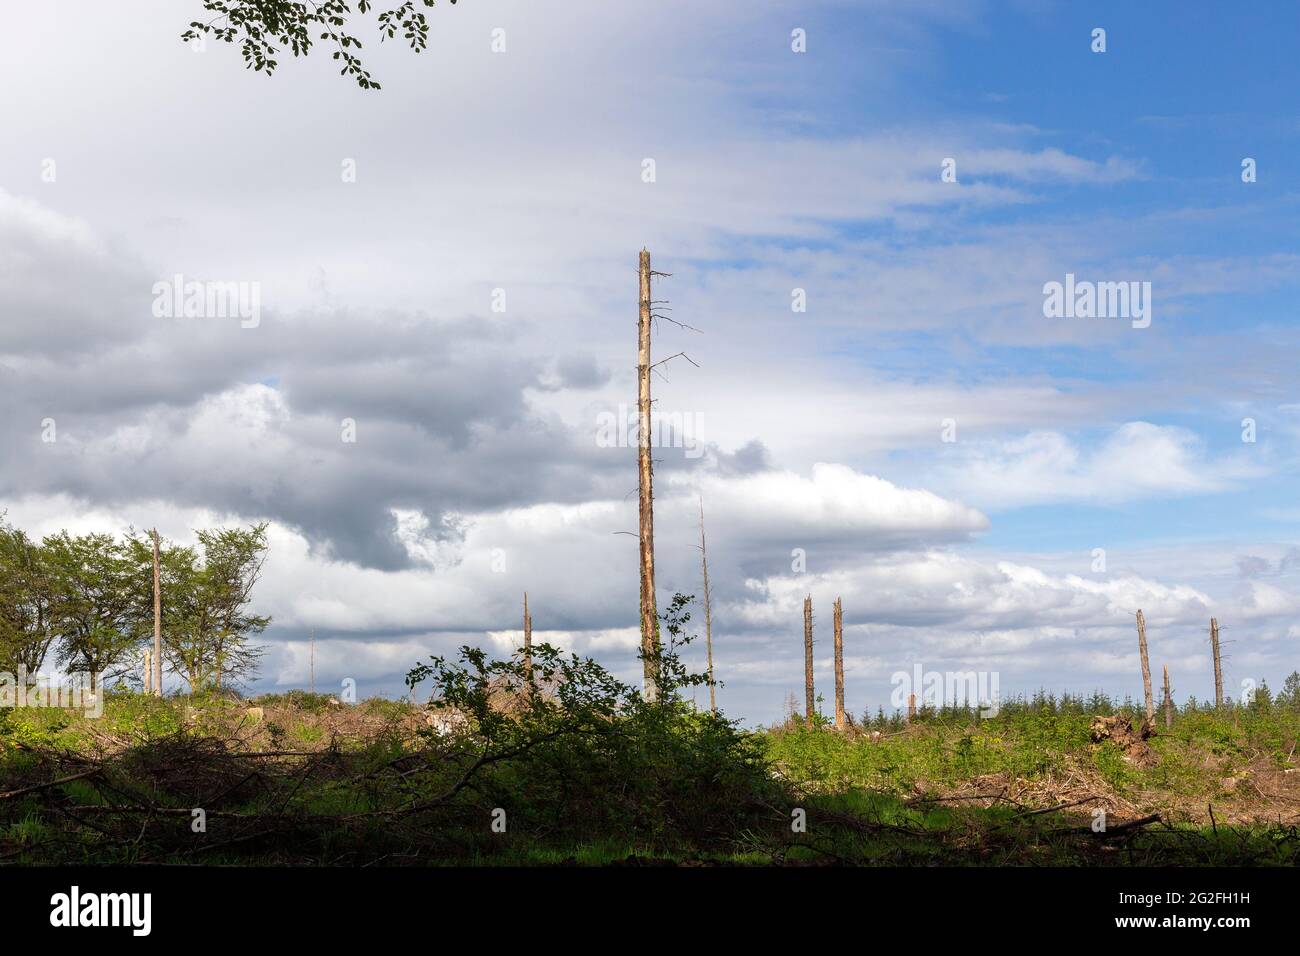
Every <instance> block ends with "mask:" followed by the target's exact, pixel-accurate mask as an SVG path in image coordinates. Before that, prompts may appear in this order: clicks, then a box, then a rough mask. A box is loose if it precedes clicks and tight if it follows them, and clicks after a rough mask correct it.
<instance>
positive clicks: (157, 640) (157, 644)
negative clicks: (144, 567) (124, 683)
mask: <svg viewBox="0 0 1300 956" xmlns="http://www.w3.org/2000/svg"><path fill="white" fill-rule="evenodd" d="M153 692H154V694H155V695H156V696H158V697H161V696H162V572H161V570H160V567H159V561H158V529H157V528H154V529H153Z"/></svg>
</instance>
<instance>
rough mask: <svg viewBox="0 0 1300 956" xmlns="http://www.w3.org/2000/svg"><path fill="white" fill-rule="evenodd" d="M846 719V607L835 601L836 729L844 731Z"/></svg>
mask: <svg viewBox="0 0 1300 956" xmlns="http://www.w3.org/2000/svg"><path fill="white" fill-rule="evenodd" d="M846 724H847V721H846V720H845V718H844V607H843V605H842V604H841V603H840V599H839V598H836V599H835V729H836V730H843V729H844V728H845V726H846Z"/></svg>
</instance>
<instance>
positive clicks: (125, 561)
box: [0, 515, 271, 691]
mask: <svg viewBox="0 0 1300 956" xmlns="http://www.w3.org/2000/svg"><path fill="white" fill-rule="evenodd" d="M197 535H198V544H197V545H195V546H188V547H185V546H181V545H178V544H175V543H172V542H168V541H166V540H160V542H159V566H160V567H159V572H160V574H159V577H160V585H161V586H160V592H161V596H162V645H163V662H164V665H165V668H166V669H168V670H170V671H171V672H172V673H173V674H177V675H179V676H180V677H181V678H182V679H183V680H184V681H185V682H186V683H187V684H188V685H189V688H190V690H191V691H201V690H211V689H214V688H219V687H221V686H223V684H225V683H227V682H232V681H233V682H238V681H240V680H241V679H243V678H245V677H247V676H249V675H251V674H252V672H253V671H254V670H255V669H256V666H257V662H258V658H259V657H260V655H261V650H260V649H259V648H258V647H256V646H254V645H253V644H251V643H250V641H249V638H250V637H251V636H253V635H256V634H260V633H261V632H262V631H263V630H265V629H266V626H267V625H268V624H269V623H270V621H271V619H270V618H269V617H263V616H260V615H256V614H252V613H250V612H249V610H248V605H249V602H250V600H251V598H252V591H253V587H254V585H255V584H256V583H257V580H258V578H259V577H260V575H261V571H262V564H263V561H264V560H265V557H266V549H267V541H266V525H265V524H258V525H253V526H251V527H248V528H212V529H206V530H202V531H199V532H197ZM153 632H154V568H153V539H152V537H151V536H150V534H148V533H146V532H141V531H136V530H135V529H130V530H128V531H127V532H126V533H125V535H123V536H122V537H121V538H118V537H116V536H114V535H109V534H84V535H71V534H69V533H68V532H66V531H62V532H60V533H58V534H54V535H49V536H48V537H46V538H44V539H43V540H41V541H35V540H33V539H32V538H30V537H29V536H28V535H27V534H26V533H25V532H23V531H22V530H20V529H18V528H14V527H12V526H11V525H9V524H7V523H5V522H4V521H3V515H0V671H5V672H8V673H11V674H18V673H19V672H20V671H26V673H27V675H28V679H29V680H34V679H35V676H36V674H37V673H39V672H42V670H43V669H44V668H46V667H50V666H53V667H57V668H59V669H61V670H62V671H64V672H65V673H67V674H83V675H87V676H89V677H92V678H94V679H97V680H102V681H106V682H112V681H115V680H126V681H128V682H133V681H135V680H137V679H138V677H137V675H139V674H140V673H141V671H142V659H143V654H144V652H145V650H146V649H147V648H149V647H151V646H152V642H153Z"/></svg>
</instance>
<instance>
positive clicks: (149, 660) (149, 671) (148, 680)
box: [144, 651, 153, 694]
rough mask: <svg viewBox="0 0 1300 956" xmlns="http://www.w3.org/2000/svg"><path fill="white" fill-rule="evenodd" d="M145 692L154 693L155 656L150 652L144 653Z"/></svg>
mask: <svg viewBox="0 0 1300 956" xmlns="http://www.w3.org/2000/svg"><path fill="white" fill-rule="evenodd" d="M144 692H145V693H146V694H152V693H153V655H152V654H150V653H149V652H148V651H145V652H144Z"/></svg>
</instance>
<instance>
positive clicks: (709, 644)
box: [700, 495, 718, 714]
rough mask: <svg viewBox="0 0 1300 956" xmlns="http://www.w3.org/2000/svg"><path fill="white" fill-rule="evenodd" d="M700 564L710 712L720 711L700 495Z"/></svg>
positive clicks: (706, 549) (702, 504) (711, 601)
mask: <svg viewBox="0 0 1300 956" xmlns="http://www.w3.org/2000/svg"><path fill="white" fill-rule="evenodd" d="M700 564H701V565H702V566H703V569H704V648H705V650H706V651H707V652H708V655H709V712H710V713H714V714H716V713H717V712H718V697H717V684H716V683H715V681H714V679H713V600H712V595H710V593H709V551H708V547H707V545H706V544H705V542H704V496H703V495H701V496H700Z"/></svg>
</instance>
